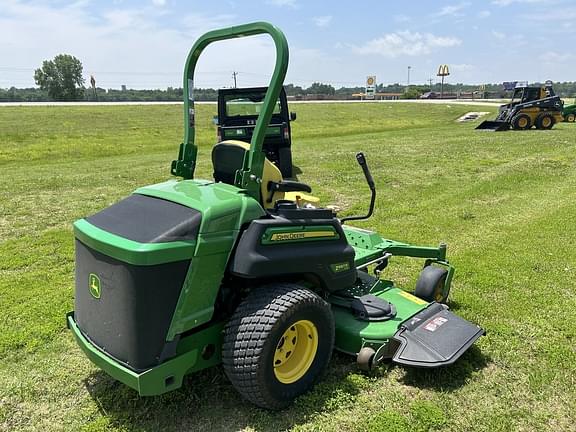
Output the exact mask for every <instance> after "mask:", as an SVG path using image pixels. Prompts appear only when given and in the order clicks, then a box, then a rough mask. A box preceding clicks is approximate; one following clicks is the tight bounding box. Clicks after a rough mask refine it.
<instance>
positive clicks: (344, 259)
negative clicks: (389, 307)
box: [230, 211, 356, 292]
mask: <svg viewBox="0 0 576 432" xmlns="http://www.w3.org/2000/svg"><path fill="white" fill-rule="evenodd" d="M302 213H303V214H305V213H306V211H303V212H302ZM312 214H313V211H312V212H310V215H312ZM294 225H297V226H327V225H330V226H332V227H334V229H335V230H336V232H337V233H338V234H339V236H340V238H339V239H338V240H332V239H330V240H323V241H308V242H298V243H279V244H277V245H263V244H262V237H263V235H264V233H265V231H266V230H267V229H268V228H281V227H287V228H288V227H290V226H294ZM337 263H348V269H347V270H345V271H340V272H337V273H336V272H334V271H333V270H332V269H331V266H332V265H333V264H337ZM230 271H231V273H232V274H234V275H236V276H240V277H244V278H266V277H279V276H286V275H294V274H298V275H301V274H312V275H315V276H317V277H318V278H319V279H320V281H321V282H322V285H323V288H324V289H326V290H328V291H332V292H333V291H339V290H341V289H344V288H348V287H349V286H350V285H352V284H353V283H354V281H355V280H356V267H355V266H354V249H353V248H352V246H350V245H349V244H348V242H347V240H346V236H345V234H344V232H343V230H342V226H341V225H340V222H339V221H338V219H336V218H334V217H332V219H331V220H330V219H321V218H319V219H286V218H283V217H281V216H274V215H271V216H270V217H269V218H263V219H257V220H254V221H252V222H251V224H250V226H248V228H247V229H246V230H245V231H244V232H243V233H242V235H241V237H240V240H239V242H238V246H237V248H236V251H235V253H234V256H233V257H232V259H231V263H230Z"/></svg>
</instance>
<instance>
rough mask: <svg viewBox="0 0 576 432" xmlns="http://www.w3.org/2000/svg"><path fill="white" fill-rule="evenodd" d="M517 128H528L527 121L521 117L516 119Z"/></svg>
mask: <svg viewBox="0 0 576 432" xmlns="http://www.w3.org/2000/svg"><path fill="white" fill-rule="evenodd" d="M518 126H520V127H521V128H522V129H524V128H525V127H526V126H528V119H527V118H525V117H521V118H519V119H518Z"/></svg>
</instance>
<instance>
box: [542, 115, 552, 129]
mask: <svg viewBox="0 0 576 432" xmlns="http://www.w3.org/2000/svg"><path fill="white" fill-rule="evenodd" d="M551 123H552V120H551V119H550V117H544V118H543V119H542V126H544V127H545V128H547V127H550V124H551Z"/></svg>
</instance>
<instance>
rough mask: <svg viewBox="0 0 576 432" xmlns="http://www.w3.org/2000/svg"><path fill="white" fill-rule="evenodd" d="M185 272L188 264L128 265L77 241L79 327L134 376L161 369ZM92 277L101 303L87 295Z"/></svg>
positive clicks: (77, 316)
mask: <svg viewBox="0 0 576 432" xmlns="http://www.w3.org/2000/svg"><path fill="white" fill-rule="evenodd" d="M189 266H190V261H189V260H185V261H177V262H173V263H169V264H161V265H154V266H135V265H130V264H126V263H124V262H121V261H118V260H115V259H113V258H110V257H109V256H106V255H103V254H101V253H99V252H97V251H95V250H92V249H90V248H88V247H87V246H86V245H84V244H83V243H82V242H80V241H78V240H76V293H75V305H74V306H75V319H76V322H77V324H78V327H79V328H80V330H81V331H82V333H84V335H86V337H87V338H88V339H89V340H90V341H91V342H92V343H93V344H95V345H96V346H97V347H98V348H100V349H101V350H102V351H104V352H106V353H107V354H108V355H110V356H111V357H113V358H115V359H116V360H118V361H120V362H121V363H124V364H125V365H126V366H128V367H130V368H131V369H133V370H143V369H147V368H150V367H152V366H155V365H157V364H159V363H160V362H161V360H162V355H163V351H165V339H166V335H167V333H168V329H169V327H170V322H171V320H172V316H173V315H174V310H175V308H176V303H177V302H178V297H179V296H180V291H181V289H182V285H183V283H184V278H185V277H186V273H187V271H188V267H189ZM91 273H93V274H95V275H97V276H98V278H99V279H100V298H95V297H93V296H92V294H91V293H90V289H89V278H90V274H91ZM164 354H165V352H164Z"/></svg>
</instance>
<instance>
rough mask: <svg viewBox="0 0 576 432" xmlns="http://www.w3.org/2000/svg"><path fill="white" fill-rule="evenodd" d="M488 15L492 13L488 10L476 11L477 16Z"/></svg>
mask: <svg viewBox="0 0 576 432" xmlns="http://www.w3.org/2000/svg"><path fill="white" fill-rule="evenodd" d="M490 15H492V12H490V11H489V10H483V11H480V12H478V18H488V17H489V16H490Z"/></svg>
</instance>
